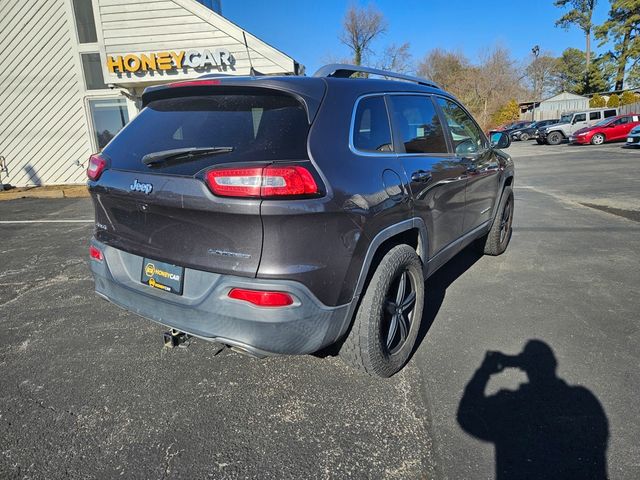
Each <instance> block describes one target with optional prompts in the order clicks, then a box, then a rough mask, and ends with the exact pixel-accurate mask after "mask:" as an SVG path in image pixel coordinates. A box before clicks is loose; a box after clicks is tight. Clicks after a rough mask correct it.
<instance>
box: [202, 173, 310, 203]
mask: <svg viewBox="0 0 640 480" xmlns="http://www.w3.org/2000/svg"><path fill="white" fill-rule="evenodd" d="M206 180H207V184H208V185H209V188H210V189H211V191H212V192H213V193H215V194H216V195H220V196H224V197H254V198H273V197H291V196H300V195H315V194H317V193H319V189H318V185H317V184H316V181H315V180H314V178H313V175H311V173H310V172H309V170H307V169H306V168H304V167H300V166H289V167H275V166H271V167H264V168H224V169H218V170H209V171H208V172H207V174H206Z"/></svg>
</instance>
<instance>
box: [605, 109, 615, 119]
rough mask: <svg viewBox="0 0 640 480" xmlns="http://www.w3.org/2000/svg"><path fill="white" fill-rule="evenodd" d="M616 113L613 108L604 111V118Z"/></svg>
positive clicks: (613, 115)
mask: <svg viewBox="0 0 640 480" xmlns="http://www.w3.org/2000/svg"><path fill="white" fill-rule="evenodd" d="M616 115H617V112H616V111H615V110H605V111H604V118H609V117H615V116H616Z"/></svg>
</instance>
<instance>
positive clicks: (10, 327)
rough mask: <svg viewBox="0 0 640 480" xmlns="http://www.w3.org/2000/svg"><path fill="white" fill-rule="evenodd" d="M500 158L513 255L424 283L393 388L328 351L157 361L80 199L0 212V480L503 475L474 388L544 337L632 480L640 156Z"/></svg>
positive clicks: (637, 432) (151, 336)
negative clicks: (476, 418)
mask: <svg viewBox="0 0 640 480" xmlns="http://www.w3.org/2000/svg"><path fill="white" fill-rule="evenodd" d="M509 153H511V154H512V155H513V157H514V159H515V162H516V168H517V177H516V188H515V193H516V218H515V223H514V234H513V239H512V244H511V246H510V248H509V250H508V251H507V253H506V254H505V255H503V256H501V257H497V258H489V257H478V256H477V255H475V254H474V253H472V252H471V251H464V252H462V253H461V254H460V255H458V256H457V257H456V258H455V259H454V260H453V261H452V262H451V263H450V264H449V265H447V266H445V267H444V268H443V269H442V270H441V271H440V272H438V273H437V274H436V275H435V276H434V277H432V278H431V279H430V280H429V281H428V282H427V291H428V294H427V302H428V305H427V308H426V313H425V317H424V319H423V322H424V325H425V329H424V332H423V333H424V335H423V338H422V342H421V344H420V346H419V348H418V350H417V352H416V354H415V355H414V357H413V359H412V360H411V362H410V363H409V365H408V366H407V367H406V368H405V369H404V370H403V371H402V372H401V373H400V374H398V375H396V376H395V377H393V378H391V379H389V380H380V379H373V378H368V377H365V376H362V375H360V374H359V373H357V372H354V371H352V370H350V369H349V368H347V367H346V366H344V365H343V364H342V363H341V362H340V360H339V359H337V358H335V357H333V356H331V355H329V356H326V357H324V358H321V357H313V356H307V357H274V358H269V359H266V360H253V359H250V358H246V357H242V356H240V355H238V354H236V353H233V352H231V351H229V350H223V351H222V352H220V353H217V349H216V348H214V346H213V345H211V344H208V343H207V342H204V341H200V340H196V341H193V342H191V343H190V344H189V345H188V346H186V348H176V349H173V350H167V349H163V348H162V339H161V334H162V332H163V330H164V329H163V328H162V327H160V326H157V325H155V324H152V323H151V322H149V321H147V320H144V319H141V318H138V317H136V316H134V315H130V314H127V313H125V312H122V311H121V310H120V309H118V308H116V307H114V306H113V305H110V304H108V303H106V302H104V301H103V300H100V299H98V298H97V297H96V296H95V295H94V294H93V292H92V279H91V276H90V274H89V271H88V268H87V262H88V259H87V256H88V255H87V248H88V246H87V242H88V239H89V237H90V235H91V230H92V224H91V217H92V207H91V204H90V202H89V201H88V200H86V199H65V200H35V199H25V200H16V201H7V202H0V222H2V223H0V325H1V327H2V332H3V335H2V337H0V367H1V368H2V370H1V373H0V375H1V376H0V379H1V385H2V388H1V389H0V477H2V478H14V477H35V478H62V477H69V476H71V477H78V478H80V477H82V478H92V477H95V478H103V477H113V476H116V475H123V476H124V477H127V478H129V477H140V478H161V477H163V478H165V477H166V478H177V477H184V478H204V477H210V478H227V477H228V478H256V477H260V478H277V479H280V478H303V477H304V478H343V477H348V476H350V477H354V478H359V477H370V478H371V477H373V478H452V479H453V478H492V477H493V476H494V470H495V465H494V447H493V445H492V444H491V443H483V442H480V441H478V440H476V439H474V438H472V437H471V436H469V435H468V434H466V433H465V432H464V431H463V430H462V428H461V427H460V425H459V424H458V422H457V420H456V412H457V409H458V404H459V402H460V399H461V396H462V392H463V389H464V388H465V385H466V384H467V383H468V382H469V380H470V379H471V377H472V375H473V374H474V372H475V371H476V369H477V368H478V367H479V366H480V363H481V361H482V359H483V357H484V354H485V352H486V351H487V350H497V351H502V352H505V353H509V354H515V353H518V352H519V351H521V350H522V347H523V345H524V344H525V343H526V342H527V341H529V340H531V339H540V340H542V341H544V342H545V343H546V344H547V345H549V346H550V347H551V348H552V350H553V352H554V355H555V357H556V359H557V361H558V372H557V373H558V376H559V377H560V378H562V379H563V380H564V381H566V382H567V383H568V384H571V385H582V386H584V387H585V388H586V389H588V390H589V391H590V392H591V393H592V394H593V395H594V396H595V398H597V400H598V401H599V403H600V404H601V405H602V408H603V409H604V413H605V415H606V417H607V421H608V430H609V440H608V448H607V458H608V471H609V475H610V477H611V478H616V479H617V478H621V479H626V478H628V479H634V478H640V464H639V463H638V457H639V454H640V445H639V444H638V438H640V420H639V418H640V403H639V402H638V401H637V393H638V391H639V388H640V372H639V367H640V351H639V350H638V341H639V340H640V334H639V328H638V319H639V318H638V314H639V312H640V296H639V295H638V293H637V292H638V286H639V285H640V271H639V270H638V263H639V260H640V253H639V252H640V218H638V213H637V212H638V211H640V198H639V194H638V192H640V169H639V168H638V167H639V165H640V150H627V149H623V148H621V146H620V144H606V145H602V146H598V147H593V146H584V147H574V146H569V145H558V146H547V145H543V146H540V145H537V144H535V143H527V144H523V143H522V142H517V143H515V144H514V145H513V147H512V148H511V149H510V150H509ZM40 220H46V221H47V222H40ZM67 220H73V221H72V222H67ZM524 381H525V376H524V374H523V373H522V372H520V371H519V370H516V369H510V370H507V371H505V372H503V373H502V374H501V375H497V376H496V377H495V378H494V379H492V381H491V383H490V384H489V389H488V391H489V392H494V391H496V390H497V389H499V388H509V389H516V388H517V387H518V384H519V383H521V382H524ZM521 421H522V423H523V424H526V422H527V421H528V418H526V417H523V418H522V419H521ZM562 434H563V432H561V431H559V432H557V435H562ZM502 440H505V439H502ZM575 441H576V442H579V441H581V439H575ZM603 448H604V447H603Z"/></svg>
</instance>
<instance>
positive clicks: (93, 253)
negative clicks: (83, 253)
mask: <svg viewBox="0 0 640 480" xmlns="http://www.w3.org/2000/svg"><path fill="white" fill-rule="evenodd" d="M89 256H90V257H91V259H92V260H97V261H98V262H101V261H102V260H104V257H103V256H102V252H101V251H100V250H98V249H97V248H96V247H94V246H93V245H91V246H90V247H89Z"/></svg>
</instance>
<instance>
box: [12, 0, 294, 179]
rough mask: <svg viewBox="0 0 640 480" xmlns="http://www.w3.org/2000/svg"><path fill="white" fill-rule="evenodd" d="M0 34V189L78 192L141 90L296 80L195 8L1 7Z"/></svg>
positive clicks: (267, 53) (36, 2)
mask: <svg viewBox="0 0 640 480" xmlns="http://www.w3.org/2000/svg"><path fill="white" fill-rule="evenodd" d="M204 3H206V2H204ZM213 3H215V4H218V5H219V2H213ZM218 8H219V6H218ZM0 32H2V35H1V36H0V65H1V66H2V69H1V70H0V157H4V160H5V163H6V165H7V167H8V174H7V173H4V174H3V173H0V182H1V183H4V184H11V185H13V186H25V185H34V184H35V185H40V184H62V183H82V182H84V181H85V174H84V169H85V167H86V164H85V162H86V160H87V159H88V157H89V155H90V154H91V153H92V152H96V151H99V150H100V149H101V148H102V147H103V146H104V145H105V144H106V142H108V140H109V139H110V138H112V137H113V135H115V133H117V131H118V130H120V128H122V126H123V125H125V124H126V123H127V122H128V121H129V120H130V119H131V118H132V117H133V116H135V115H136V113H137V111H138V105H139V97H140V94H141V93H142V91H143V89H144V88H145V87H146V86H149V85H155V84H159V83H166V82H173V81H176V80H183V79H190V78H195V77H197V76H199V75H202V74H203V73H212V72H220V73H224V74H230V75H248V74H250V68H251V66H253V68H254V69H255V70H256V71H258V72H260V73H263V74H276V75H283V74H298V73H301V72H300V70H301V67H300V66H299V65H298V64H297V63H296V62H295V61H294V60H293V59H291V58H290V57H288V56H287V55H285V54H283V53H282V52H280V51H278V50H276V49H275V48H273V47H272V46H270V45H267V44H266V43H265V42H263V41H261V40H259V39H258V38H256V37H254V36H253V35H251V34H250V33H248V32H244V31H243V30H242V29H241V28H240V27H238V26H237V25H235V24H233V23H232V22H230V21H229V20H227V19H225V18H224V17H222V16H221V15H219V14H217V13H215V12H214V11H212V10H210V9H209V8H207V7H205V6H204V5H202V4H201V3H198V2H197V1H196V0H28V1H25V0H2V1H1V2H0ZM245 38H246V45H245Z"/></svg>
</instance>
